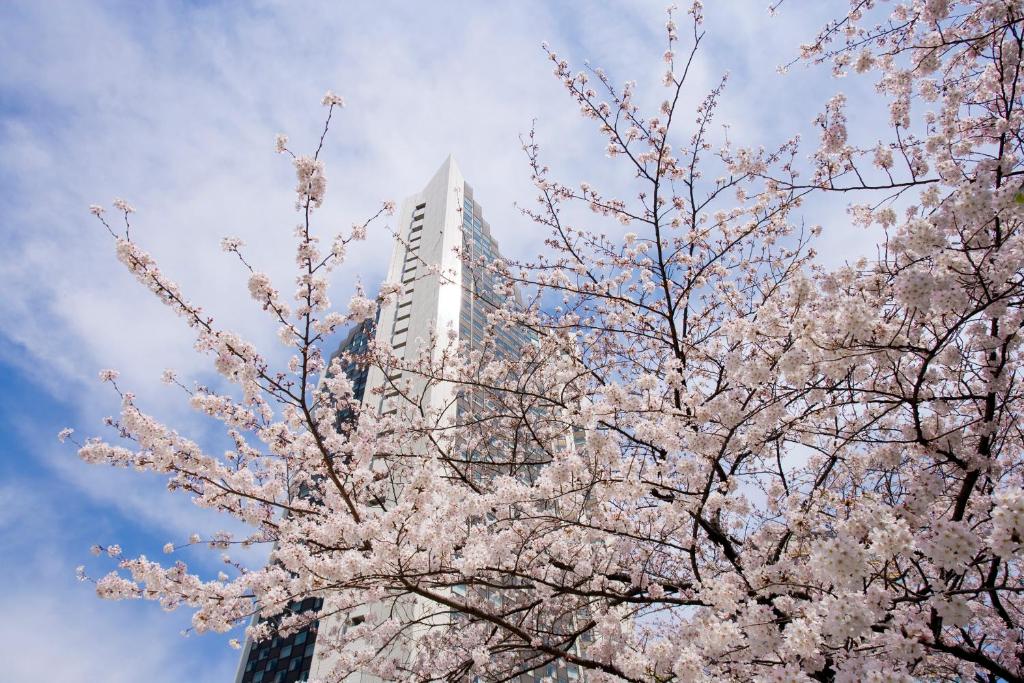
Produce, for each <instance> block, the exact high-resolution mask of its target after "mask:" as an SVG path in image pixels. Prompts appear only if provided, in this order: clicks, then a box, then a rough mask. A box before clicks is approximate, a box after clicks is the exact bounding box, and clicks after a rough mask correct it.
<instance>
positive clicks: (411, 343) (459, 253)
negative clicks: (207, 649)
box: [237, 156, 576, 683]
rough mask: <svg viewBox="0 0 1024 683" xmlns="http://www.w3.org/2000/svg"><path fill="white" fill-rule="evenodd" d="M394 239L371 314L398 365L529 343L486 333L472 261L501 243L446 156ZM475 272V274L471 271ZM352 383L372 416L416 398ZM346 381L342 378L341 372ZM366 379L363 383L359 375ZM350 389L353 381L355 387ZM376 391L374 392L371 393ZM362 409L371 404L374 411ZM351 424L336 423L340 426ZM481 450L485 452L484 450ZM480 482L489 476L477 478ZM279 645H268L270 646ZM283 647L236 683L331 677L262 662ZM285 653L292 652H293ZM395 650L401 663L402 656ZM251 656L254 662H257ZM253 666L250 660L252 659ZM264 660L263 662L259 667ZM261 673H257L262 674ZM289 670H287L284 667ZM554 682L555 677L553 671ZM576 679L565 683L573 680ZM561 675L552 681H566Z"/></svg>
mask: <svg viewBox="0 0 1024 683" xmlns="http://www.w3.org/2000/svg"><path fill="white" fill-rule="evenodd" d="M397 225H398V228H399V230H398V233H397V237H396V240H395V243H394V246H393V249H392V253H391V259H390V263H389V266H388V271H387V276H386V278H385V281H386V282H392V283H401V287H402V289H401V292H400V293H399V295H398V297H397V298H396V299H395V300H393V301H392V302H391V303H389V304H387V305H385V306H383V307H382V308H381V310H380V311H379V313H378V319H377V324H376V329H375V332H374V335H375V339H376V341H377V342H378V343H385V344H388V345H390V347H391V348H392V349H394V352H395V353H396V354H397V355H399V356H403V357H404V358H408V359H412V358H414V357H415V355H416V354H418V353H419V352H420V351H421V350H422V349H423V348H424V347H423V344H425V343H427V341H428V340H429V338H430V337H431V336H432V335H437V336H438V337H441V338H445V337H447V336H448V335H450V334H454V335H457V336H458V338H459V340H460V341H461V342H462V343H463V345H464V347H466V348H469V349H480V348H484V347H487V348H489V349H490V350H491V351H493V352H494V353H495V354H496V355H498V356H515V355H517V353H518V351H519V350H520V349H522V348H523V347H524V345H526V344H530V343H532V341H533V335H532V333H530V332H529V331H527V330H525V329H523V328H511V327H506V328H501V327H497V328H495V327H492V328H488V326H487V315H488V313H489V312H491V311H492V310H493V309H494V306H495V303H496V297H499V296H500V294H499V293H498V292H496V291H495V286H496V284H497V283H496V282H495V281H494V276H493V274H491V273H490V272H489V271H488V270H487V269H485V268H482V267H480V266H479V259H480V258H483V259H484V260H486V261H491V260H494V259H499V258H501V254H500V252H499V250H498V243H497V242H496V241H495V239H494V237H493V236H492V234H491V229H490V225H489V224H488V222H487V221H486V220H485V219H484V217H483V212H482V208H481V206H480V204H478V203H477V202H476V200H475V199H474V196H473V189H472V188H471V187H470V186H469V185H468V184H467V183H466V181H465V179H464V178H463V176H462V173H461V171H460V170H459V168H458V166H457V165H456V164H455V161H454V159H453V158H452V157H450V156H449V157H448V159H446V160H445V162H444V163H443V164H442V165H441V168H440V169H438V171H437V172H436V173H435V174H434V177H433V178H431V180H430V181H429V182H428V183H427V185H426V187H424V188H423V190H422V191H421V192H418V193H417V194H414V195H412V196H411V197H408V198H407V199H405V201H404V202H403V203H402V206H401V209H400V212H399V213H398V222H397ZM474 264H475V265H474ZM366 335H367V330H365V329H364V330H363V331H362V332H360V331H359V330H356V331H354V332H353V333H352V334H351V335H350V336H349V338H348V339H346V341H345V342H344V343H343V344H342V346H341V348H340V349H339V352H338V353H339V354H340V353H343V352H345V351H353V350H360V349H357V348H356V347H357V346H359V345H360V344H362V347H361V349H365V341H366ZM351 370H352V372H353V373H354V374H350V377H359V378H360V380H359V386H360V387H361V389H362V390H363V391H364V392H365V393H364V394H363V395H364V398H363V402H364V405H367V406H368V407H372V408H373V409H376V410H379V411H381V412H382V413H384V414H388V413H390V412H392V411H396V410H397V409H398V406H399V402H400V401H401V400H402V398H401V396H399V392H398V390H397V389H395V388H394V386H395V384H396V383H399V382H410V383H411V388H412V390H413V392H414V393H416V394H417V395H419V394H420V391H421V389H422V387H423V385H424V382H423V381H422V380H421V379H419V378H417V377H415V376H403V373H402V372H390V374H387V375H386V374H385V372H384V371H383V370H381V369H380V368H378V367H371V368H369V370H368V371H367V370H366V368H365V367H354V368H351ZM346 372H349V370H348V369H346ZM359 373H363V374H359ZM353 381H356V380H355V379H354V380H353ZM375 389H379V390H380V391H374V390H375ZM423 395H424V396H425V403H426V407H428V408H438V409H444V410H446V411H447V412H446V419H448V420H451V421H454V420H456V419H458V417H459V416H460V415H463V414H464V413H465V412H467V411H474V410H481V409H484V408H486V405H485V404H486V402H487V401H488V400H489V399H488V398H487V397H486V396H481V395H479V394H471V393H466V392H464V391H460V390H459V389H458V388H456V387H454V386H451V385H448V384H434V385H432V386H431V387H430V388H429V389H428V390H427V391H426V392H425V393H424V394H423ZM369 402H373V403H372V404H371V403H369ZM348 417H350V416H341V418H340V419H342V420H344V419H347V418H348ZM502 447H503V444H499V443H492V444H491V445H490V449H493V450H500V449H501V448H502ZM485 450H486V449H485ZM474 455H475V456H477V457H479V458H480V460H481V463H482V466H481V468H480V469H481V472H484V473H485V472H486V465H485V464H484V463H486V462H487V454H486V453H478V454H474ZM524 462H526V463H527V467H526V468H525V469H524V471H523V475H522V476H531V474H530V472H531V470H530V467H529V457H526V458H525V459H524ZM484 476H486V473H485V474H484ZM374 609H376V608H375V607H368V608H365V609H364V610H362V611H361V612H358V613H356V612H353V613H349V614H347V615H345V616H344V617H340V616H339V617H331V618H330V619H332V620H335V619H345V620H347V623H360V622H361V621H362V620H363V619H364V618H365V617H366V613H368V612H370V611H372V610H374ZM380 609H382V610H383V609H387V610H391V611H392V613H394V610H395V609H396V607H395V605H387V606H381V608H380ZM402 609H408V610H410V614H411V613H413V612H415V611H416V609H417V608H416V606H415V605H406V606H404V607H402ZM325 621H326V622H327V623H324V624H321V625H320V626H321V629H324V628H328V627H338V628H344V627H345V624H340V623H337V622H335V623H333V624H332V623H330V622H329V621H327V620H325ZM315 631H316V629H312V630H311V633H310V635H309V636H306V638H305V642H306V643H311V644H312V645H307V646H306V647H307V648H312V649H314V650H315V649H316V638H315V635H316V633H315ZM277 641H278V639H275V640H274V641H273V642H272V645H273V643H277ZM287 641H288V639H280V643H279V644H277V645H273V646H272V647H271V648H270V649H269V650H268V651H267V654H266V655H264V654H263V648H264V644H260V645H258V646H252V647H247V651H246V652H247V654H246V656H245V657H243V667H246V668H245V670H244V671H240V673H239V677H238V679H237V683H290V682H291V681H302V680H306V679H307V678H314V679H316V678H320V677H322V676H324V675H325V674H326V672H328V671H329V670H330V668H331V666H332V664H333V662H334V661H335V660H334V658H333V657H332V656H331V654H330V653H329V652H324V653H321V652H316V656H314V657H313V658H312V660H309V659H306V657H307V656H308V655H307V653H306V650H303V651H302V652H303V659H302V663H301V664H300V665H299V667H300V668H298V669H296V670H297V671H298V673H297V674H294V673H293V671H292V670H291V669H290V668H287V669H286V670H285V671H283V672H282V670H281V668H280V663H279V662H275V663H274V666H273V667H270V666H269V665H268V664H262V665H261V664H260V663H259V662H261V661H265V662H268V663H269V662H271V661H273V659H272V658H273V657H274V656H275V653H276V657H277V658H278V660H280V658H281V657H283V656H284V655H282V654H281V653H282V652H284V648H286V647H287ZM399 647H401V648H403V649H404V652H405V653H410V652H411V650H413V649H414V648H415V647H416V645H415V642H414V641H413V642H411V643H410V642H407V643H405V644H403V645H401V646H399ZM291 652H296V650H295V649H294V647H293V649H292V650H291ZM402 652H403V650H400V651H399V652H398V654H402ZM257 655H258V657H257ZM254 657H257V658H256V659H255V660H254V659H253V658H254ZM261 658H262V659H261ZM261 667H262V668H261ZM288 667H291V664H290V663H289V664H288ZM257 671H265V672H266V673H265V675H264V676H262V677H259V678H257V673H253V672H257ZM550 673H553V672H550ZM550 673H549V672H538V673H537V675H536V676H525V677H524V679H534V678H537V679H539V677H540V676H543V675H545V674H548V675H550ZM574 674H575V672H571V673H570V674H569V677H570V678H575V677H576V676H575V675H574ZM565 676H566V674H565V673H564V670H563V673H562V675H561V676H560V677H559V676H557V675H556V676H555V678H561V679H565ZM348 680H349V681H352V683H379V682H380V679H379V678H377V677H376V676H372V675H370V674H365V673H356V674H353V675H352V676H350V677H349V679H348Z"/></svg>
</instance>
